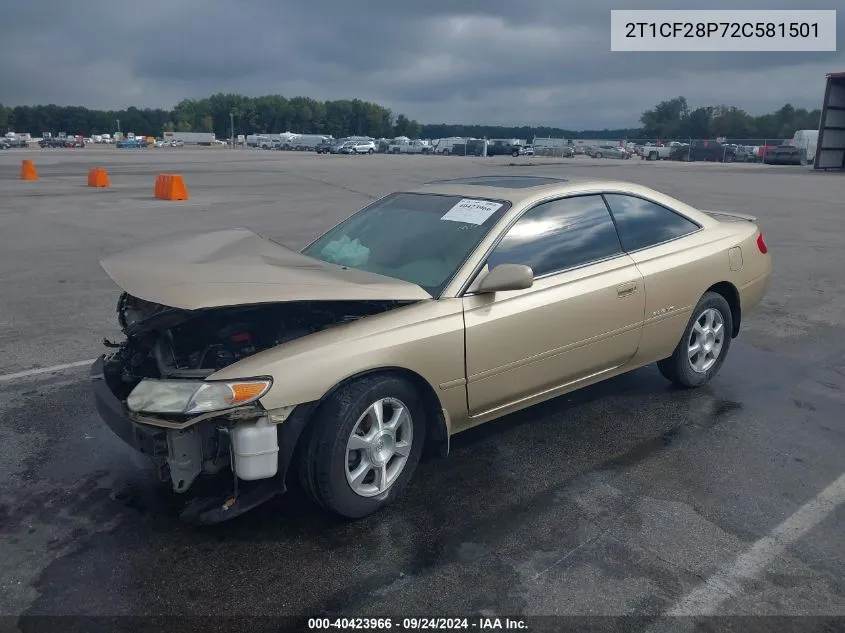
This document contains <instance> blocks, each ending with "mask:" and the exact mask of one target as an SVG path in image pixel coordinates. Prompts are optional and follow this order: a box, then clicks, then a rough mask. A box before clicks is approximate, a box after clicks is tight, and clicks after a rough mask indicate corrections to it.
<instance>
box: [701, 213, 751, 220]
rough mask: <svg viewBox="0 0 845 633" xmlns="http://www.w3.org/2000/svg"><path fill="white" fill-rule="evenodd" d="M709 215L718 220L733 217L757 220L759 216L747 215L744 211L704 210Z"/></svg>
mask: <svg viewBox="0 0 845 633" xmlns="http://www.w3.org/2000/svg"><path fill="white" fill-rule="evenodd" d="M702 213H706V214H707V215H709V216H713V217H714V218H716V219H717V220H721V219H722V218H733V219H735V220H744V221H745V222H757V217H756V216H753V215H746V214H744V213H726V212H725V211H702Z"/></svg>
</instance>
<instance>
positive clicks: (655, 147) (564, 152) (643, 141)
mask: <svg viewBox="0 0 845 633" xmlns="http://www.w3.org/2000/svg"><path fill="white" fill-rule="evenodd" d="M789 142H790V139H783V138H763V137H760V138H731V137H715V138H637V139H565V138H539V137H537V138H534V139H533V143H532V141H529V143H532V145H533V154H534V156H541V157H549V158H561V157H567V156H572V155H574V154H588V155H589V154H590V153H591V152H590V150H591V148H599V147H608V146H612V147H623V148H626V149H627V150H628V151H629V152H632V153H636V154H637V155H638V156H641V157H643V158H645V159H649V160H681V161H695V160H702V161H719V162H761V161H762V160H763V158H764V157H765V155H766V152H767V151H768V150H770V149H772V148H774V147H779V146H781V145H785V144H788V143H789Z"/></svg>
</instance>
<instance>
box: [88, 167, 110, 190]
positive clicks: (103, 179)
mask: <svg viewBox="0 0 845 633" xmlns="http://www.w3.org/2000/svg"><path fill="white" fill-rule="evenodd" d="M88 186H89V187H110V186H111V183H110V182H109V175H108V173H107V172H106V170H105V169H103V168H102V167H92V168H91V169H89V170H88Z"/></svg>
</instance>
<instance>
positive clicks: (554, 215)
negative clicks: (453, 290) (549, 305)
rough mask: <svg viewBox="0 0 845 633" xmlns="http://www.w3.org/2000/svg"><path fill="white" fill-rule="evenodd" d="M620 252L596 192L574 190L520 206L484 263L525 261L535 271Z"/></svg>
mask: <svg viewBox="0 0 845 633" xmlns="http://www.w3.org/2000/svg"><path fill="white" fill-rule="evenodd" d="M621 252H622V248H621V245H620V244H619V238H618V236H617V235H616V228H615V227H614V226H613V220H612V219H611V218H610V214H609V213H608V212H607V207H606V206H605V204H604V201H603V200H602V198H601V196H598V195H593V196H577V197H574V198H563V199H561V200H553V201H551V202H545V203H543V204H540V205H537V206H536V207H534V208H533V209H529V210H528V211H526V212H525V214H524V215H523V216H522V217H521V218H520V219H519V220H517V222H516V224H514V225H513V226H512V227H511V228H510V230H509V231H508V233H507V235H505V237H504V238H503V239H502V241H501V242H499V245H498V246H497V247H496V248H495V250H494V251H493V252H492V253H491V254H490V257H489V258H488V259H487V265H488V266H490V267H491V268H492V267H493V266H497V265H499V264H525V265H526V266H530V267H531V269H532V270H533V271H534V276H535V277H539V276H540V275H545V274H548V273H553V272H556V271H559V270H565V269H567V268H573V267H575V266H580V265H582V264H587V263H589V262H593V261H596V260H599V259H604V258H606V257H611V256H613V255H617V254H619V253H621Z"/></svg>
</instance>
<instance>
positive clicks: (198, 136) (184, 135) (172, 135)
mask: <svg viewBox="0 0 845 633" xmlns="http://www.w3.org/2000/svg"><path fill="white" fill-rule="evenodd" d="M164 140H165V141H167V142H168V143H172V142H173V141H182V143H184V144H185V145H212V144H213V143H214V141H215V140H216V139H215V137H214V132H165V133H164Z"/></svg>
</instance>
